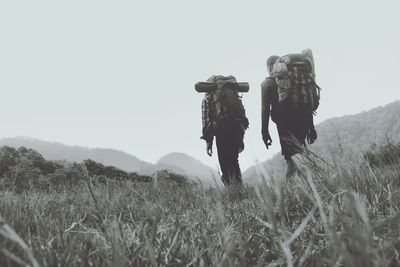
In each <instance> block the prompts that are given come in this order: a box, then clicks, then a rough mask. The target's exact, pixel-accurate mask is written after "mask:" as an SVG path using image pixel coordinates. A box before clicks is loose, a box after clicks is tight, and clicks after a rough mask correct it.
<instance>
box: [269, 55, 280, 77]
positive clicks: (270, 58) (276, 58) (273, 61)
mask: <svg viewBox="0 0 400 267" xmlns="http://www.w3.org/2000/svg"><path fill="white" fill-rule="evenodd" d="M278 59H279V56H276V55H273V56H270V57H269V58H268V59H267V70H268V73H269V74H272V68H273V66H274V64H275V62H276V61H277V60H278Z"/></svg>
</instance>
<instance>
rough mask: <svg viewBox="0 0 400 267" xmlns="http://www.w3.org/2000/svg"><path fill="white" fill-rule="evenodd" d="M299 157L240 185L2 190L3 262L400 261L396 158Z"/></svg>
mask: <svg viewBox="0 0 400 267" xmlns="http://www.w3.org/2000/svg"><path fill="white" fill-rule="evenodd" d="M300 161H301V162H302V166H303V167H302V172H303V174H302V175H296V176H295V177H293V178H291V179H288V180H286V179H284V178H283V177H273V178H265V179H263V182H262V183H260V184H258V185H256V186H250V185H249V186H246V188H245V189H235V188H232V189H229V190H226V189H223V188H218V187H213V188H203V187H202V186H199V185H192V184H186V183H179V182H171V181H170V182H167V181H164V180H162V181H158V182H151V183H148V182H132V181H112V180H107V181H106V182H103V183H99V182H93V181H92V178H93V177H90V175H88V174H86V175H85V177H83V179H81V180H80V181H78V182H77V183H76V184H74V185H62V186H57V187H51V186H50V187H47V188H46V189H35V188H34V187H33V188H31V189H30V190H24V191H23V192H18V193H16V192H15V190H12V189H10V188H8V187H7V188H6V187H3V189H2V190H1V191H0V215H1V219H0V220H1V221H0V266H27V265H30V266H400V258H399V251H400V235H399V231H400V212H399V204H400V171H399V170H400V165H399V164H398V163H396V162H393V163H392V164H382V165H379V164H378V166H374V167H373V168H372V167H369V166H367V165H365V164H362V165H359V164H357V165H356V164H351V163H348V164H346V165H345V166H340V167H338V166H331V165H330V164H329V163H326V162H324V161H323V160H321V159H319V158H318V157H316V156H313V155H310V154H308V155H307V156H303V157H301V159H300ZM263 172H264V170H259V175H260V177H262V176H263Z"/></svg>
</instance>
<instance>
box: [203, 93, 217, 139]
mask: <svg viewBox="0 0 400 267" xmlns="http://www.w3.org/2000/svg"><path fill="white" fill-rule="evenodd" d="M211 97H212V96H210V95H208V94H206V95H205V96H204V98H203V102H202V105H201V115H202V122H203V130H202V133H203V135H202V137H201V139H204V140H206V141H207V142H212V141H213V139H214V137H213V134H212V123H213V109H212V105H211V101H212V98H211Z"/></svg>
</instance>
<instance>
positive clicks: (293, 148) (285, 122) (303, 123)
mask: <svg viewBox="0 0 400 267" xmlns="http://www.w3.org/2000/svg"><path fill="white" fill-rule="evenodd" d="M312 116H313V115H312V111H311V109H310V107H309V106H308V105H301V106H297V107H294V106H293V105H290V103H286V102H283V103H280V106H279V115H278V118H277V121H276V125H277V129H278V134H279V141H280V143H281V148H282V155H283V156H284V157H285V159H288V158H290V157H291V156H293V155H295V154H298V153H300V152H301V151H302V146H305V145H306V142H305V141H306V135H307V131H308V129H310V127H311V126H312V124H313V121H312V120H313V118H312Z"/></svg>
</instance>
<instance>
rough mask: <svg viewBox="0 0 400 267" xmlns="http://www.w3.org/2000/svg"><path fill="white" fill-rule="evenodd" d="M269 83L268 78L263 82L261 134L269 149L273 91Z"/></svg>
mask: <svg viewBox="0 0 400 267" xmlns="http://www.w3.org/2000/svg"><path fill="white" fill-rule="evenodd" d="M268 84H269V83H268V79H266V80H264V82H263V83H262V84H261V134H262V137H263V140H264V143H265V146H266V147H267V149H268V147H269V146H270V145H271V144H272V139H271V136H270V135H269V129H268V127H269V117H270V110H271V93H270V92H269V89H270V88H269V86H268Z"/></svg>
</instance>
